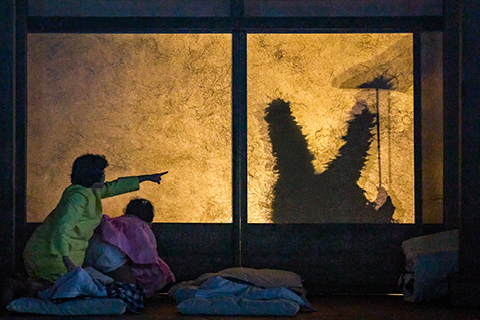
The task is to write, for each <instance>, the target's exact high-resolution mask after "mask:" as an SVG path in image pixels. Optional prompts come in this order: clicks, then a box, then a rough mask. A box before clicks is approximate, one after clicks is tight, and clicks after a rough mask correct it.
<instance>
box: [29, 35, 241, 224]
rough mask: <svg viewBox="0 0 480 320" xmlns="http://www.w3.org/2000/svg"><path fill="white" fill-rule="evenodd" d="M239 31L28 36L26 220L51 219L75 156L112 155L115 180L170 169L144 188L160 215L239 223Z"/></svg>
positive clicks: (111, 210) (116, 205)
mask: <svg viewBox="0 0 480 320" xmlns="http://www.w3.org/2000/svg"><path fill="white" fill-rule="evenodd" d="M231 59H232V57H231V35H228V34H201V35H193V34H168V35H167V34H162V35H152V34H145V35H142V34H29V35H28V124H27V131H28V137H27V220H28V221H29V222H39V221H43V219H44V218H45V217H46V215H47V214H48V213H49V212H50V211H51V210H52V209H53V208H54V207H55V205H56V204H57V202H58V200H59V199H60V196H61V194H62V192H63V190H64V189H65V188H66V187H67V186H68V185H69V184H70V177H69V175H70V172H71V165H72V162H73V160H74V159H75V158H76V157H78V156H80V155H82V154H84V153H87V152H89V153H98V154H103V155H105V156H106V158H107V160H108V161H109V163H110V166H109V167H108V168H107V170H106V176H107V180H112V179H115V178H117V177H119V176H130V175H139V174H148V173H155V172H160V171H167V170H168V171H169V173H168V174H167V175H166V176H164V178H163V180H162V183H161V185H160V186H158V185H156V184H153V183H150V182H145V183H143V184H142V185H141V190H140V191H139V192H136V193H130V194H126V195H122V196H118V197H114V198H109V199H105V200H104V201H103V206H104V213H106V214H108V215H110V216H118V215H121V214H122V211H123V208H124V207H125V206H126V204H127V203H128V201H129V200H130V199H131V198H132V197H135V196H140V197H145V198H147V199H149V200H151V201H152V202H153V204H154V206H155V209H156V210H155V211H156V217H155V219H154V221H155V222H231V221H232V201H231V197H232V192H231V190H232V189H231V183H232V182H231V181H232V179H231V171H232V170H231V125H232V124H231Z"/></svg>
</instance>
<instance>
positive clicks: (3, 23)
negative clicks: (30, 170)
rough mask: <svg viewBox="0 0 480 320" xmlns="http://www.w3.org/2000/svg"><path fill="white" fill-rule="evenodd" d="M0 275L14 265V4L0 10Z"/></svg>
mask: <svg viewBox="0 0 480 320" xmlns="http://www.w3.org/2000/svg"><path fill="white" fill-rule="evenodd" d="M0 39H1V41H0V42H1V43H2V45H1V46H0V137H1V140H0V219H1V221H2V232H1V237H0V239H1V241H0V272H1V273H2V279H4V278H5V277H7V276H9V275H11V274H12V273H13V270H14V262H15V250H14V248H15V240H14V238H15V209H14V208H15V188H14V180H15V174H14V169H15V145H14V141H15V127H14V124H15V121H14V118H15V111H14V110H15V0H4V1H2V5H1V6H0Z"/></svg>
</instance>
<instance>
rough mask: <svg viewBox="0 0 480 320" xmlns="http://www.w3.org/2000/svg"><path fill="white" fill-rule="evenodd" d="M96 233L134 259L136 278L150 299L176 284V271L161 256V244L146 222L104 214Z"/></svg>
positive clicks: (127, 216)
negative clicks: (158, 246)
mask: <svg viewBox="0 0 480 320" xmlns="http://www.w3.org/2000/svg"><path fill="white" fill-rule="evenodd" d="M95 234H96V236H100V237H99V238H101V239H102V240H103V241H104V242H106V243H108V244H110V245H112V246H114V247H116V248H118V249H119V250H120V251H122V252H123V253H125V254H126V255H127V256H128V257H129V258H130V260H131V261H132V271H133V275H134V277H135V278H136V279H137V280H138V281H139V282H140V283H141V284H142V285H143V287H144V288H145V292H146V296H147V298H148V297H152V296H153V295H154V294H155V292H157V291H159V290H160V289H162V288H163V287H165V286H166V285H167V284H169V283H172V282H175V276H174V275H173V273H172V271H171V270H170V268H169V267H168V265H167V264H166V263H165V262H164V261H163V260H162V259H160V257H159V256H158V252H157V241H156V239H155V236H154V234H153V232H152V229H151V228H150V226H149V225H148V224H147V223H146V222H145V221H143V220H141V219H140V218H138V217H136V216H133V215H123V216H120V217H116V218H110V217H109V216H107V215H103V216H102V220H101V222H100V225H99V226H98V227H97V229H95ZM94 238H95V237H94ZM91 245H95V243H91ZM94 267H95V266H94ZM100 271H102V270H100Z"/></svg>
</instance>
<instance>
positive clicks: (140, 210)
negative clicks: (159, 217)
mask: <svg viewBox="0 0 480 320" xmlns="http://www.w3.org/2000/svg"><path fill="white" fill-rule="evenodd" d="M124 213H125V214H130V215H133V216H136V217H138V218H140V219H142V220H143V221H145V222H148V223H150V222H152V221H153V216H154V210H153V205H152V203H151V202H150V201H148V200H146V199H142V198H136V199H133V200H130V202H129V203H128V204H127V207H126V208H125V212H124Z"/></svg>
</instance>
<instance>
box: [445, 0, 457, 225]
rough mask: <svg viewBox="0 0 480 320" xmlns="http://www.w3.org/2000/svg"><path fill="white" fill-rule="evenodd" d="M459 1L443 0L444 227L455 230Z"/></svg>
mask: <svg viewBox="0 0 480 320" xmlns="http://www.w3.org/2000/svg"><path fill="white" fill-rule="evenodd" d="M460 8H461V6H460V1H458V0H444V19H445V30H444V33H443V48H444V49H443V65H444V73H443V77H444V82H443V83H444V85H443V97H444V104H443V105H444V110H443V119H444V120H443V121H444V122H443V123H444V125H443V130H444V155H443V159H444V166H443V177H444V178H443V181H444V183H443V205H444V224H445V227H446V228H447V229H457V228H458V227H459V223H460V222H459V221H460V210H461V208H460V144H459V141H460V136H459V129H460V125H459V121H460V118H459V110H460V83H461V78H460V39H461V38H460V14H461V12H460Z"/></svg>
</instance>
